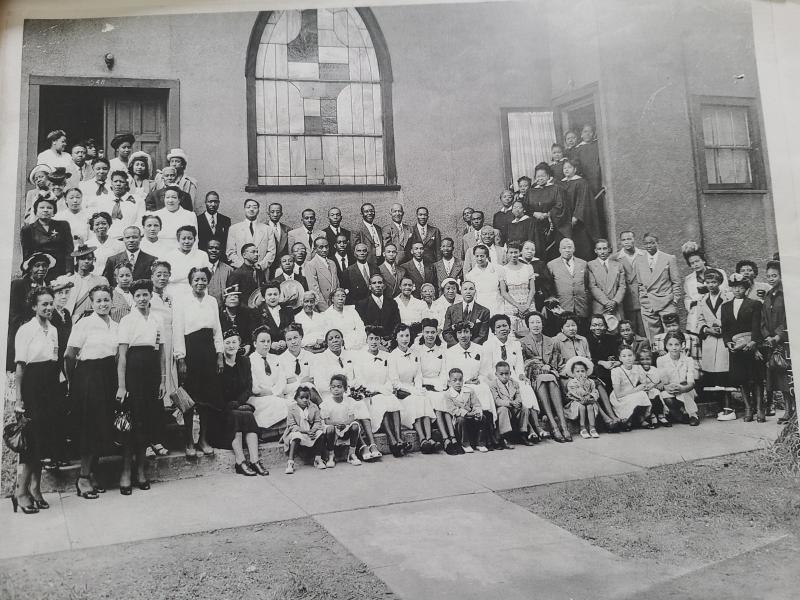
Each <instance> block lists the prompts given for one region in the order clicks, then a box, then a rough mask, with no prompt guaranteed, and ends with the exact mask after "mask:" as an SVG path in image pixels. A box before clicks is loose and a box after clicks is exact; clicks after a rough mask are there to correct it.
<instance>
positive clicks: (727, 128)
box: [714, 108, 733, 146]
mask: <svg viewBox="0 0 800 600" xmlns="http://www.w3.org/2000/svg"><path fill="white" fill-rule="evenodd" d="M714 121H715V123H716V133H717V145H719V146H733V122H732V120H731V115H730V111H729V110H728V111H726V110H725V109H723V108H715V109H714Z"/></svg>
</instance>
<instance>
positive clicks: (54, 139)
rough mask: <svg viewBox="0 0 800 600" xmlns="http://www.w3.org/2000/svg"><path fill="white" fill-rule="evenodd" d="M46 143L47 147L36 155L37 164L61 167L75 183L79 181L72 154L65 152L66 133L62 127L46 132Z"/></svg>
mask: <svg viewBox="0 0 800 600" xmlns="http://www.w3.org/2000/svg"><path fill="white" fill-rule="evenodd" d="M47 143H48V144H49V146H50V147H49V148H48V149H47V150H45V151H43V152H40V153H39V156H37V157H36V164H37V165H47V166H49V167H50V168H51V169H53V170H55V169H58V168H61V169H63V170H64V171H66V172H67V173H69V175H70V176H71V178H72V181H73V182H74V183H75V185H78V182H79V181H80V173H79V171H78V167H77V166H75V163H74V162H73V160H72V156H71V155H70V154H69V153H68V152H65V150H66V149H67V134H66V132H65V131H64V130H63V129H56V130H55V131H51V132H50V133H48V134H47Z"/></svg>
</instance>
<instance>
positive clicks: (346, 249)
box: [328, 233, 356, 288]
mask: <svg viewBox="0 0 800 600" xmlns="http://www.w3.org/2000/svg"><path fill="white" fill-rule="evenodd" d="M328 247H332V248H335V249H336V251H335V252H334V253H333V256H331V260H333V262H335V263H336V273H337V274H338V275H339V283H340V284H341V285H342V286H344V287H345V288H347V287H349V286H348V284H347V275H346V273H347V267H349V266H350V265H352V264H353V263H354V262H356V257H355V255H354V254H353V252H352V250H351V249H350V239H349V238H348V237H346V236H345V235H344V233H340V234H339V235H338V236H337V237H336V240H335V241H334V244H333V246H331V245H330V242H329V243H328Z"/></svg>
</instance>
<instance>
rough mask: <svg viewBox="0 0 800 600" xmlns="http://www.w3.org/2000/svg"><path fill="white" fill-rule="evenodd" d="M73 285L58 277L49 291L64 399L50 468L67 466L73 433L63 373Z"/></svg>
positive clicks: (69, 331)
mask: <svg viewBox="0 0 800 600" xmlns="http://www.w3.org/2000/svg"><path fill="white" fill-rule="evenodd" d="M74 285H75V284H74V283H73V282H72V280H71V279H70V278H69V275H59V276H58V277H56V278H55V279H54V280H53V281H52V283H51V284H50V289H52V290H53V316H52V317H51V319H50V322H51V323H52V324H53V327H55V328H56V332H57V333H58V368H59V387H60V388H61V395H60V396H59V398H63V399H64V403H63V405H62V409H61V410H60V411H59V425H58V432H57V436H56V438H57V441H56V442H55V443H54V445H53V456H51V457H50V458H51V459H52V462H51V463H50V466H51V467H54V468H58V467H63V466H66V465H67V464H69V463H68V462H67V448H66V441H67V438H68V437H70V436H71V435H72V432H73V431H74V427H73V426H72V425H73V422H72V411H71V410H70V405H69V401H68V399H69V393H68V392H69V390H68V388H67V379H66V374H65V373H64V353H65V352H66V351H67V341H68V340H69V335H70V333H72V315H70V313H69V311H68V310H67V309H66V308H64V306H65V305H66V303H67V299H68V298H69V294H70V292H71V291H72V288H73V287H74Z"/></svg>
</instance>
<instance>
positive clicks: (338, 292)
mask: <svg viewBox="0 0 800 600" xmlns="http://www.w3.org/2000/svg"><path fill="white" fill-rule="evenodd" d="M346 299H347V292H345V291H344V290H343V289H342V288H336V289H335V290H333V291H332V292H331V296H330V302H331V305H330V306H329V307H328V309H327V310H326V311H325V312H323V313H322V316H323V317H324V323H325V329H327V330H330V329H338V330H339V331H341V332H342V335H343V336H344V347H345V348H347V349H348V350H359V349H361V348H363V347H364V342H366V341H367V336H366V334H365V333H364V321H362V320H361V317H360V316H358V313H357V312H356V307H355V306H345V304H344V302H345V300H346ZM328 379H329V380H330V378H328Z"/></svg>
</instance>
